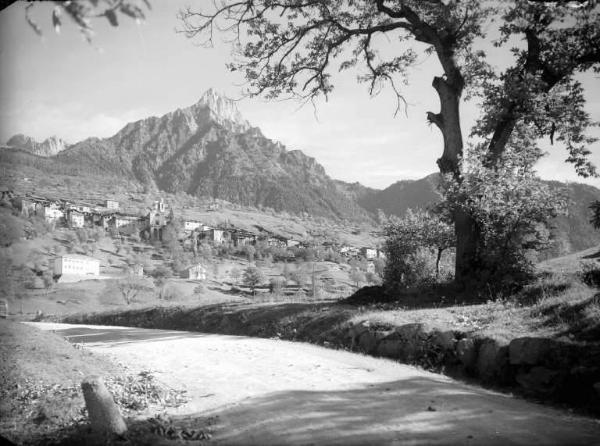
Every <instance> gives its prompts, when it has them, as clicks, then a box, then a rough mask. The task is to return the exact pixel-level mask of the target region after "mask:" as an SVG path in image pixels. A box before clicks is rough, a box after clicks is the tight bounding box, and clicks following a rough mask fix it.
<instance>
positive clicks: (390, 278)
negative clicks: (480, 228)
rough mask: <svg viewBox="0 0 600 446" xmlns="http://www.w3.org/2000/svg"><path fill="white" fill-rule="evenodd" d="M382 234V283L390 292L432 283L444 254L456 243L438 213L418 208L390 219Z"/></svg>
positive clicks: (437, 273) (450, 227)
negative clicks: (384, 256)
mask: <svg viewBox="0 0 600 446" xmlns="http://www.w3.org/2000/svg"><path fill="white" fill-rule="evenodd" d="M384 231H385V235H386V240H385V245H384V250H385V252H386V256H387V259H388V260H387V263H386V264H385V267H384V283H385V285H386V287H387V288H388V289H389V290H399V289H402V288H405V287H411V286H415V285H419V284H422V283H428V282H433V281H435V280H436V279H437V278H438V276H439V262H440V258H441V255H442V253H443V251H445V250H447V249H449V248H451V247H453V246H455V243H456V241H455V238H454V230H453V228H452V226H451V225H450V224H449V223H448V222H447V221H445V220H444V219H443V218H442V217H441V215H440V214H435V213H431V212H428V211H423V210H420V209H418V210H415V211H413V210H410V209H409V210H408V212H407V213H406V216H405V217H404V218H401V219H391V220H390V222H389V223H388V224H387V225H386V226H385V228H384ZM434 258H435V259H436V260H435V261H434V260H433V259H434ZM434 265H435V266H434Z"/></svg>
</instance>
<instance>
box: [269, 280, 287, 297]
mask: <svg viewBox="0 0 600 446" xmlns="http://www.w3.org/2000/svg"><path fill="white" fill-rule="evenodd" d="M284 284H285V279H284V278H282V277H273V278H272V279H271V280H269V291H270V292H271V294H274V295H276V296H280V295H281V294H282V292H283V286H284Z"/></svg>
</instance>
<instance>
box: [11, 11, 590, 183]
mask: <svg viewBox="0 0 600 446" xmlns="http://www.w3.org/2000/svg"><path fill="white" fill-rule="evenodd" d="M189 3H192V2H190V0H169V1H166V0H151V4H152V10H151V11H149V12H148V14H147V20H146V21H145V22H143V23H141V24H136V22H135V21H133V20H129V19H128V18H127V17H121V20H120V21H121V23H120V26H119V27H117V28H112V27H110V26H109V25H108V23H107V22H106V21H105V20H96V21H94V22H93V27H94V30H95V36H94V39H93V44H92V45H90V44H89V43H87V42H86V41H85V40H84V39H83V38H82V36H81V35H80V33H79V31H78V29H77V27H76V26H74V25H72V24H71V23H65V26H63V27H62V28H61V32H60V34H56V33H55V32H54V30H53V29H52V27H51V23H50V22H51V11H52V6H51V5H50V4H44V3H36V4H35V7H34V8H33V10H32V13H31V15H32V17H34V18H35V19H36V21H37V22H38V24H39V25H40V26H41V28H42V29H43V37H41V38H40V37H39V36H38V35H36V34H35V33H34V32H33V30H32V29H31V28H30V27H29V26H28V25H27V23H26V22H25V4H24V3H21V2H19V3H15V4H13V5H11V6H9V7H8V8H6V9H4V10H3V11H1V12H0V60H1V61H2V66H1V68H0V74H1V77H0V143H4V142H6V141H7V140H8V139H9V138H10V137H11V136H12V135H14V134H16V133H23V134H26V135H29V136H32V137H34V138H35V139H37V140H39V141H41V140H43V139H45V138H47V137H49V136H52V135H56V136H59V137H61V138H63V139H64V140H66V141H67V142H69V143H75V142H77V141H80V140H82V139H85V138H87V137H91V136H97V137H108V136H111V135H113V134H115V133H116V132H117V131H119V130H120V129H121V128H122V127H123V126H124V125H125V124H126V123H128V122H131V121H135V120H138V119H143V118H146V117H149V116H160V115H163V114H165V113H168V112H170V111H173V110H175V109H177V108H183V107H187V106H190V105H192V104H194V103H195V102H197V101H198V99H199V98H200V97H201V96H202V94H203V93H204V91H206V90H207V89H209V88H211V87H212V88H215V89H216V90H217V91H220V92H222V93H224V94H225V95H227V96H229V97H231V98H240V97H241V91H242V84H243V79H242V78H241V77H240V75H239V74H238V73H232V72H230V71H229V70H227V68H226V63H227V62H228V61H230V60H231V52H230V49H229V47H228V46H227V45H226V44H223V43H220V42H218V41H217V42H216V45H215V47H214V48H204V47H201V46H199V45H197V44H195V42H194V41H191V40H189V39H187V38H186V37H185V36H184V35H183V34H181V33H177V32H176V29H177V28H180V27H181V24H180V23H179V22H178V20H177V18H176V15H177V12H178V11H179V9H180V8H183V7H185V6H186V5H187V4H189ZM192 4H193V3H192ZM490 49H491V48H490ZM494 57H496V58H497V59H499V60H500V59H502V58H503V57H505V56H504V55H502V54H498V55H495V56H494ZM439 73H440V68H439V65H438V63H437V61H436V60H435V58H434V57H426V56H421V58H420V59H419V63H418V65H417V66H416V67H414V69H413V70H412V71H411V76H410V78H409V84H408V85H406V86H403V87H402V93H403V95H404V96H405V98H406V100H407V101H408V104H409V106H408V116H406V115H405V114H404V113H398V114H397V115H396V116H394V111H395V98H394V96H393V94H391V91H390V90H384V91H382V93H381V94H379V95H378V96H376V97H374V98H371V97H370V96H369V93H368V89H367V85H365V84H357V82H356V73H351V72H348V73H343V74H340V75H337V76H336V77H334V84H335V90H334V92H333V93H332V94H331V95H330V96H329V98H328V100H327V101H325V100H324V99H323V100H319V101H318V102H317V103H316V107H315V108H313V107H312V106H311V105H306V106H304V107H301V104H299V103H297V102H294V101H266V100H263V99H260V98H253V99H242V100H240V101H239V103H238V107H239V109H240V110H241V112H242V114H243V115H244V117H245V118H246V119H247V120H248V121H249V122H250V123H251V124H252V125H254V126H257V127H259V128H260V129H261V130H262V132H263V133H264V134H265V135H266V136H267V137H268V138H271V139H273V140H275V141H280V142H282V143H283V144H284V145H286V147H287V149H288V150H294V149H300V150H302V151H303V152H304V153H306V154H307V155H309V156H313V157H315V158H316V159H317V161H318V162H320V163H321V164H322V165H323V166H324V167H325V170H326V171H327V173H328V174H329V175H330V176H331V177H333V178H335V179H340V180H344V181H348V182H355V181H358V182H360V183H362V184H364V185H366V186H370V187H375V188H379V189H382V188H385V187H387V186H389V185H390V184H392V183H394V182H396V181H398V180H403V179H417V178H421V177H423V176H425V175H428V174H430V173H433V172H436V171H437V165H436V160H437V158H439V156H440V155H441V152H442V138H441V134H440V133H439V131H438V130H437V128H435V127H433V126H429V125H428V124H427V122H426V119H425V116H426V112H427V111H430V110H431V111H438V109H439V100H438V99H437V96H436V94H435V92H434V90H433V88H432V87H431V80H432V78H433V76H434V75H436V74H439ZM582 81H583V83H584V86H585V88H586V92H587V98H588V105H587V108H588V111H589V112H590V113H591V115H592V118H593V119H594V120H598V121H600V78H599V77H598V75H595V76H594V75H586V76H584V77H582ZM476 116H477V108H476V105H475V104H471V103H466V104H465V105H464V106H463V109H462V115H461V117H462V120H463V127H464V131H465V135H466V134H468V131H469V128H470V125H471V124H472V123H473V121H474V119H475V117H476ZM596 134H597V136H600V132H596ZM542 147H543V148H544V149H547V150H548V153H549V154H548V155H547V156H546V157H544V158H543V159H542V160H541V161H540V162H539V164H538V166H537V170H538V173H539V174H540V176H541V177H542V178H545V179H555V180H561V181H577V182H585V183H588V184H592V185H594V186H596V187H600V179H598V178H594V179H583V178H581V177H578V176H577V175H576V174H575V172H574V170H573V168H572V167H571V166H570V165H568V164H566V163H564V159H565V158H566V157H567V154H566V151H565V150H564V149H562V148H561V147H558V146H553V147H551V146H550V144H549V142H548V141H545V142H542ZM590 149H591V150H592V152H593V154H592V157H591V158H592V160H593V161H594V162H595V164H596V165H597V166H599V167H600V143H596V144H595V145H594V146H593V147H590Z"/></svg>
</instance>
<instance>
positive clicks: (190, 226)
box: [183, 220, 202, 232]
mask: <svg viewBox="0 0 600 446" xmlns="http://www.w3.org/2000/svg"><path fill="white" fill-rule="evenodd" d="M198 228H202V223H200V222H199V221H195V220H186V221H185V222H183V229H184V231H189V232H191V231H194V230H196V229H198Z"/></svg>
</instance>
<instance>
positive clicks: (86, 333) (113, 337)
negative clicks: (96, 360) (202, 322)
mask: <svg viewBox="0 0 600 446" xmlns="http://www.w3.org/2000/svg"><path fill="white" fill-rule="evenodd" d="M53 332H54V333H56V334H58V335H60V336H63V337H64V338H65V339H67V341H69V342H71V343H74V344H105V345H106V346H113V345H123V344H130V343H135V342H139V341H165V340H175V339H183V338H186V339H189V338H199V337H208V336H215V335H210V334H203V333H190V332H186V331H165V330H162V331H158V330H146V329H142V328H112V327H99V328H92V327H87V326H82V327H71V328H65V329H59V330H53Z"/></svg>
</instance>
